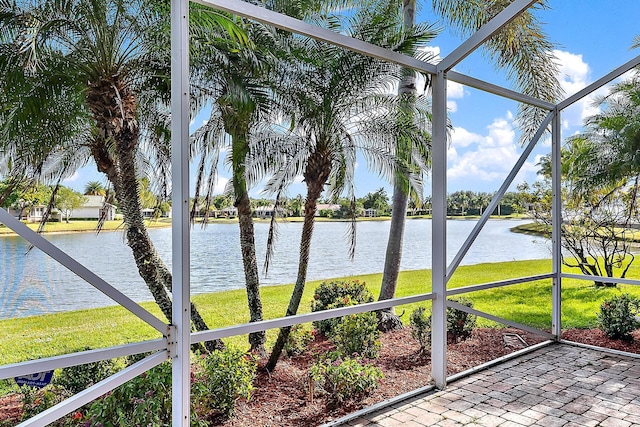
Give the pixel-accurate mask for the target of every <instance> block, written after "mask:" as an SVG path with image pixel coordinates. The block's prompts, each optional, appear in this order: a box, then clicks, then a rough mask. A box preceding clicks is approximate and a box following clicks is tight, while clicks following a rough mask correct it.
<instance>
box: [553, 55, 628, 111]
mask: <svg viewBox="0 0 640 427" xmlns="http://www.w3.org/2000/svg"><path fill="white" fill-rule="evenodd" d="M638 65H640V55H638V56H636V57H635V58H633V59H631V60H630V61H627V62H626V63H624V64H623V65H621V66H619V67H618V68H616V69H615V70H613V71H611V72H610V73H608V74H606V75H605V76H603V77H601V78H599V79H598V80H596V81H595V82H593V83H591V84H590V85H589V86H587V87H585V88H584V89H582V90H580V91H578V92H577V93H575V94H574V95H571V96H570V97H568V98H567V99H565V100H564V101H562V102H560V103H559V104H558V110H564V109H565V108H567V107H568V106H570V105H572V104H573V103H575V102H577V101H580V100H581V99H582V98H584V97H585V96H587V95H589V94H591V93H593V92H595V91H596V90H598V89H600V88H601V87H602V86H604V85H606V84H607V83H609V82H611V81H612V80H614V79H617V78H618V77H620V76H621V75H623V74H624V73H626V72H627V71H629V70H631V69H632V68H634V67H636V66H638Z"/></svg>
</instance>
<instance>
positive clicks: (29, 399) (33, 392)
mask: <svg viewBox="0 0 640 427" xmlns="http://www.w3.org/2000/svg"><path fill="white" fill-rule="evenodd" d="M70 396H71V394H70V393H69V392H67V391H66V390H65V389H63V388H61V387H58V386H55V385H48V386H46V387H44V388H40V389H38V388H34V387H29V386H22V387H20V399H21V401H22V416H21V421H24V420H28V419H29V418H32V417H34V416H36V415H38V414H39V413H40V412H42V411H45V410H47V409H49V408H51V407H52V406H55V405H57V404H58V403H60V402H62V401H63V400H65V399H66V398H68V397H70ZM66 423H67V421H66V420H60V421H56V422H55V423H54V424H52V425H54V426H64V425H72V424H70V423H69V424H66Z"/></svg>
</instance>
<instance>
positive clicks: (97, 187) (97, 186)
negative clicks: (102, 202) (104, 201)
mask: <svg viewBox="0 0 640 427" xmlns="http://www.w3.org/2000/svg"><path fill="white" fill-rule="evenodd" d="M106 194H107V190H106V189H105V188H104V185H102V183H101V182H100V181H89V182H87V184H86V185H85V186H84V195H85V196H104V195H106Z"/></svg>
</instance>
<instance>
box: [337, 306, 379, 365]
mask: <svg viewBox="0 0 640 427" xmlns="http://www.w3.org/2000/svg"><path fill="white" fill-rule="evenodd" d="M329 339H330V340H331V342H333V343H334V344H335V346H336V350H337V351H338V352H339V353H340V354H343V355H345V356H351V355H354V354H357V355H359V356H362V357H366V358H368V359H375V358H377V357H378V350H380V347H381V343H380V331H379V330H378V318H377V317H376V314H375V313H371V312H370V313H358V314H350V315H348V316H344V317H342V318H341V319H340V320H339V322H338V323H337V324H336V325H335V326H334V327H333V331H331V332H330V334H329Z"/></svg>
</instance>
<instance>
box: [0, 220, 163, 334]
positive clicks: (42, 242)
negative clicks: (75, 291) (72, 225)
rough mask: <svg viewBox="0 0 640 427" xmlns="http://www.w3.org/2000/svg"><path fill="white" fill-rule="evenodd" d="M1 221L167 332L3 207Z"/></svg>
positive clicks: (92, 284)
mask: <svg viewBox="0 0 640 427" xmlns="http://www.w3.org/2000/svg"><path fill="white" fill-rule="evenodd" d="M0 222H1V223H3V224H4V225H6V226H7V227H9V228H10V229H12V230H13V231H15V232H16V233H17V234H18V235H19V236H21V237H22V238H24V239H25V240H27V241H28V242H29V243H31V244H32V245H34V246H35V247H37V248H38V249H40V250H41V251H42V252H44V253H45V254H47V255H49V256H50V257H51V258H53V259H54V260H56V261H57V262H58V263H60V264H61V265H63V266H64V267H66V268H67V269H69V271H71V272H72V273H74V274H75V275H77V276H78V277H80V278H81V279H84V280H85V281H86V282H87V283H89V284H90V285H91V286H93V287H94V288H96V289H97V290H99V291H100V292H102V293H103V294H105V295H106V296H108V297H109V298H111V299H112V300H114V301H115V302H117V303H118V304H120V305H121V306H123V307H124V308H126V309H127V310H129V311H130V312H131V313H133V314H135V315H136V316H137V317H139V318H140V319H141V320H142V321H144V322H146V323H148V324H149V325H150V326H151V327H153V328H154V329H156V330H157V331H158V332H160V333H161V334H163V335H164V334H165V333H166V332H167V325H166V324H165V323H164V322H162V321H161V320H160V319H158V318H157V317H155V316H154V315H153V314H151V313H150V312H148V311H147V310H145V309H144V308H142V307H141V306H139V305H138V304H137V303H136V302H134V301H133V300H132V299H130V298H129V297H128V296H126V295H125V294H123V293H122V292H120V291H119V290H117V289H116V288H114V287H113V286H111V285H110V284H109V283H107V282H106V281H105V280H104V279H102V278H101V277H100V276H98V275H97V274H95V273H94V272H93V271H91V270H89V269H88V268H87V267H85V266H84V265H82V264H80V263H79V262H78V261H76V260H75V259H74V258H72V257H71V256H69V255H68V254H67V253H66V252H64V251H63V250H62V249H60V248H58V247H57V246H56V245H54V244H53V243H51V242H50V241H48V240H47V239H45V238H44V237H42V236H41V235H40V234H38V233H36V232H35V231H33V230H31V229H30V228H29V227H27V226H26V225H25V224H23V223H22V222H20V221H18V220H17V219H16V218H14V217H13V215H11V214H10V213H9V212H7V211H6V210H4V209H2V208H0Z"/></svg>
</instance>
